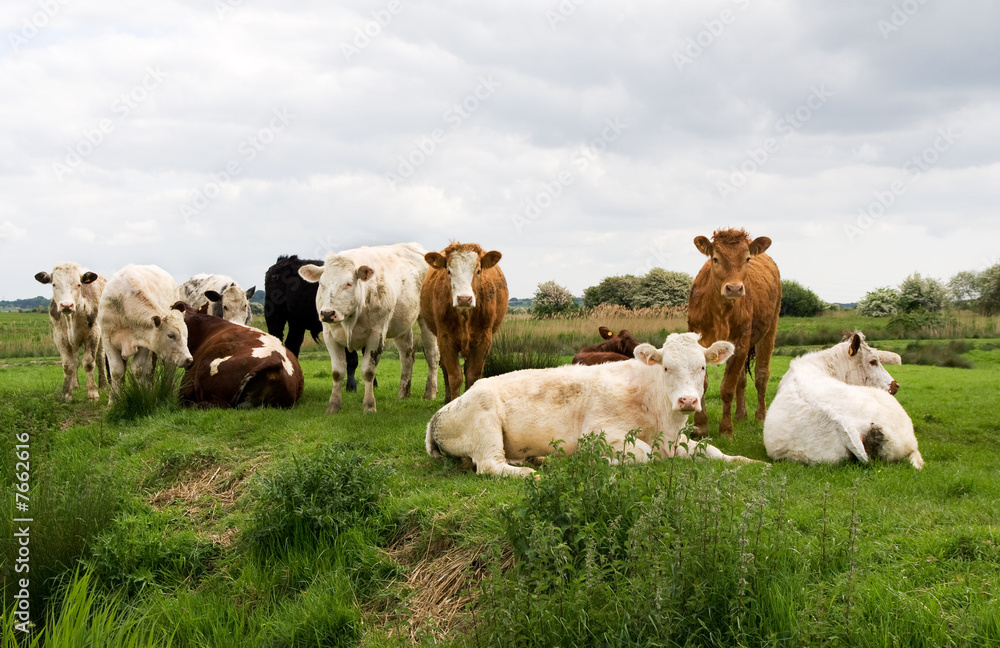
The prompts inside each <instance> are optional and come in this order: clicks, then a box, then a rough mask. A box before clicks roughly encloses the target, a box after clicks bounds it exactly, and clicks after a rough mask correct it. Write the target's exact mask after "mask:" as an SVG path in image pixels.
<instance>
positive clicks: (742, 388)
mask: <svg viewBox="0 0 1000 648" xmlns="http://www.w3.org/2000/svg"><path fill="white" fill-rule="evenodd" d="M746 417H747V372H746V367H745V366H744V368H743V370H742V371H740V374H739V379H738V380H737V381H736V414H735V418H736V420H737V421H742V420H743V419H745V418H746Z"/></svg>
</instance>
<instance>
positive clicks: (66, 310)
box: [59, 302, 76, 313]
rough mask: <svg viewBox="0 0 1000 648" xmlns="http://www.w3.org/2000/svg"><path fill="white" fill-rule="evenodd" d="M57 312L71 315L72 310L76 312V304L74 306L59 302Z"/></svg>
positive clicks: (71, 303)
mask: <svg viewBox="0 0 1000 648" xmlns="http://www.w3.org/2000/svg"><path fill="white" fill-rule="evenodd" d="M59 310H61V311H62V312H64V313H72V312H73V311H74V310H76V304H74V303H73V302H60V303H59Z"/></svg>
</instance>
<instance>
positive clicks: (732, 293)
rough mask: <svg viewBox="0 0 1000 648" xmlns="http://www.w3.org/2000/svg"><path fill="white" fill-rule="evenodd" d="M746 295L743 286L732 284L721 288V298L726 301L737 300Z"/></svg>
mask: <svg viewBox="0 0 1000 648" xmlns="http://www.w3.org/2000/svg"><path fill="white" fill-rule="evenodd" d="M745 293H746V288H745V287H744V286H743V284H741V283H738V284H732V283H727V284H726V285H725V286H723V287H722V296H723V297H725V298H726V299H739V298H740V297H742V296H743V295H744V294H745Z"/></svg>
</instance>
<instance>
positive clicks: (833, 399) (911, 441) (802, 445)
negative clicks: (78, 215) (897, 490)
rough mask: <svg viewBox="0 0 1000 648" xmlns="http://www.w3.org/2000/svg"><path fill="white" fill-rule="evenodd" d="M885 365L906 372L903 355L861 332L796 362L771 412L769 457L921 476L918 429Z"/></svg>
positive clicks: (767, 439)
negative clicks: (851, 462)
mask: <svg viewBox="0 0 1000 648" xmlns="http://www.w3.org/2000/svg"><path fill="white" fill-rule="evenodd" d="M883 363H885V364H900V358H899V355H898V354H895V353H892V352H890V351H880V350H878V349H873V348H871V347H870V346H868V344H866V343H865V337H864V335H862V334H861V333H860V332H855V333H853V334H852V335H850V336H848V337H847V338H845V339H844V341H843V342H841V343H840V344H838V345H836V346H834V347H832V348H830V349H825V350H823V351H814V352H812V353H808V354H806V355H804V356H802V357H800V358H796V359H795V360H792V364H791V366H790V367H789V368H788V373H786V374H785V375H784V377H783V378H782V379H781V384H779V385H778V394H777V396H775V397H774V402H773V403H771V407H770V409H768V410H767V420H766V421H765V422H764V447H765V448H766V449H767V454H768V456H769V457H771V458H772V459H788V460H789V461H801V462H803V463H837V462H839V461H843V460H845V459H848V458H850V457H852V456H853V457H856V458H857V459H858V460H859V461H861V462H864V463H867V462H868V459H869V458H870V457H879V458H881V459H884V460H886V461H900V460H902V459H909V461H910V463H911V464H913V467H914V468H918V469H919V468H922V467H923V465H924V460H923V458H922V457H921V456H920V451H919V450H917V439H916V437H915V436H914V435H913V422H912V421H910V417H909V416H908V415H907V414H906V411H905V410H904V409H903V406H902V405H900V404H899V402H898V401H897V400H896V399H895V398H894V397H893V396H892V394H895V393H896V390H897V389H899V385H897V384H896V381H895V380H893V379H892V376H890V375H889V372H887V371H886V370H885V368H884V367H883V366H882V364H883Z"/></svg>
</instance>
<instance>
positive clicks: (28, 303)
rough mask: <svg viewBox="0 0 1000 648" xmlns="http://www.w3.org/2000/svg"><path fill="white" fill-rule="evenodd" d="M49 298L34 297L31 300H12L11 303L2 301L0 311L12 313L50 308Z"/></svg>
mask: <svg viewBox="0 0 1000 648" xmlns="http://www.w3.org/2000/svg"><path fill="white" fill-rule="evenodd" d="M49 301H51V298H49V297H32V298H30V299H12V300H9V301H0V311H3V312H10V311H19V310H22V311H30V310H34V309H36V308H38V307H43V308H48V307H49Z"/></svg>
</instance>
